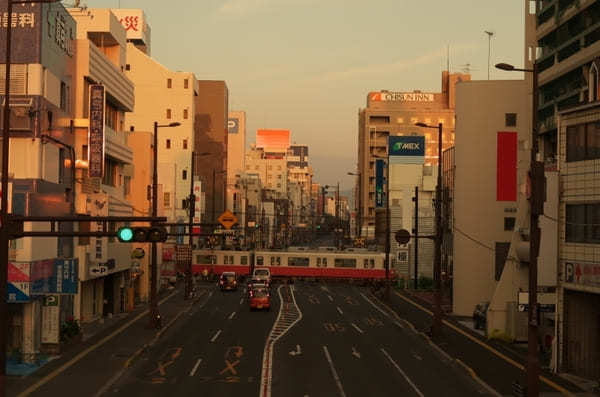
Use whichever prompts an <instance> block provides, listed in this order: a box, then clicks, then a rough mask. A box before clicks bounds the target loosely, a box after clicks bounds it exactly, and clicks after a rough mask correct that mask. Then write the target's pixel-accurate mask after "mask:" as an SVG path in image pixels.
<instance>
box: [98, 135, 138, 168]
mask: <svg viewBox="0 0 600 397" xmlns="http://www.w3.org/2000/svg"><path fill="white" fill-rule="evenodd" d="M104 134H105V147H106V154H107V155H108V156H110V157H113V158H115V159H117V160H119V161H122V162H123V163H126V164H132V163H133V151H132V150H131V148H130V147H129V146H128V145H127V134H128V133H127V132H116V131H115V130H113V129H112V128H110V127H109V126H105V127H104Z"/></svg>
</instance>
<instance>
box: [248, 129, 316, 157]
mask: <svg viewBox="0 0 600 397" xmlns="http://www.w3.org/2000/svg"><path fill="white" fill-rule="evenodd" d="M256 147H257V148H259V149H263V150H264V152H265V153H266V154H267V155H268V156H275V157H283V156H285V155H286V153H287V151H288V149H289V148H290V131H289V130H257V131H256ZM307 155H308V154H307Z"/></svg>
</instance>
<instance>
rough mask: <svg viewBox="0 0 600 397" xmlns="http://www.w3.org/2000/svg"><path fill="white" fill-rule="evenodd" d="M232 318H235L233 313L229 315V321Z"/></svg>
mask: <svg viewBox="0 0 600 397" xmlns="http://www.w3.org/2000/svg"><path fill="white" fill-rule="evenodd" d="M233 316H235V312H233V313H231V314H230V315H229V319H230V320H231V319H232V318H233Z"/></svg>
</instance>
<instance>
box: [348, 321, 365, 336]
mask: <svg viewBox="0 0 600 397" xmlns="http://www.w3.org/2000/svg"><path fill="white" fill-rule="evenodd" d="M350 325H352V327H354V329H355V330H357V331H358V332H360V333H361V334H364V331H363V330H362V329H360V328H358V326H357V325H356V324H354V323H350Z"/></svg>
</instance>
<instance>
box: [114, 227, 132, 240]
mask: <svg viewBox="0 0 600 397" xmlns="http://www.w3.org/2000/svg"><path fill="white" fill-rule="evenodd" d="M117 238H118V239H119V241H120V242H122V243H129V242H131V241H132V240H133V229H132V228H130V227H122V228H120V229H119V231H117Z"/></svg>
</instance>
